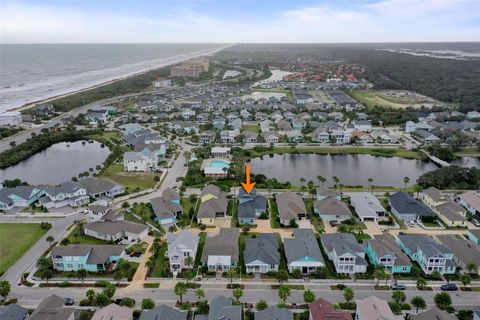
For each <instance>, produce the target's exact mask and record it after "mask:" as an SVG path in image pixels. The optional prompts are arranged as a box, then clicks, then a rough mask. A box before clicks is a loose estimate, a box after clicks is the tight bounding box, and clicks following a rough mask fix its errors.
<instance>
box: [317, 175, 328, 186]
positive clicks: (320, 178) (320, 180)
mask: <svg viewBox="0 0 480 320" xmlns="http://www.w3.org/2000/svg"><path fill="white" fill-rule="evenodd" d="M317 180H318V182H319V185H320V184H321V185H322V186H323V185H325V181H327V179H325V178H324V177H322V176H317Z"/></svg>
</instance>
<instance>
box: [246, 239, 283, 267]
mask: <svg viewBox="0 0 480 320" xmlns="http://www.w3.org/2000/svg"><path fill="white" fill-rule="evenodd" d="M243 257H244V261H245V264H248V263H251V262H253V261H255V260H260V261H262V262H265V263H266V264H269V265H278V264H279V263H280V253H279V252H278V239H277V236H276V235H275V234H273V233H260V234H258V236H257V238H249V239H246V240H245V251H244V253H243Z"/></svg>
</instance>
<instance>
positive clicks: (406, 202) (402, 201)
mask: <svg viewBox="0 0 480 320" xmlns="http://www.w3.org/2000/svg"><path fill="white" fill-rule="evenodd" d="M389 201H390V205H391V206H392V207H393V208H395V210H396V211H397V212H398V213H400V214H418V215H420V216H433V215H435V214H434V213H433V211H432V210H430V209H429V208H428V207H427V206H426V205H424V204H423V203H421V202H419V201H417V200H416V199H415V198H413V197H412V196H411V195H410V194H408V193H406V192H403V191H400V192H396V193H394V194H392V195H391V196H390V198H389Z"/></svg>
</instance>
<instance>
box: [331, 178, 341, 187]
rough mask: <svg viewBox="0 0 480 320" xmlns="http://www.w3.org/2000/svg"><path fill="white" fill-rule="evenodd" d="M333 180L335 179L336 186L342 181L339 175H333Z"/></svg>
mask: <svg viewBox="0 0 480 320" xmlns="http://www.w3.org/2000/svg"><path fill="white" fill-rule="evenodd" d="M332 180H333V184H334V185H335V188H336V187H337V185H338V183H339V182H340V179H338V177H337V176H333V177H332Z"/></svg>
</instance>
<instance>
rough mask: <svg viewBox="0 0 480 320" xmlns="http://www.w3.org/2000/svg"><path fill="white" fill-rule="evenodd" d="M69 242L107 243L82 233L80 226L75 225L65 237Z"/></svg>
mask: <svg viewBox="0 0 480 320" xmlns="http://www.w3.org/2000/svg"><path fill="white" fill-rule="evenodd" d="M67 239H68V241H69V244H108V241H104V240H100V239H97V238H94V237H90V236H86V235H82V234H81V232H80V226H78V225H76V226H75V227H74V228H73V230H72V232H71V233H70V234H69V236H68V237H67Z"/></svg>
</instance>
